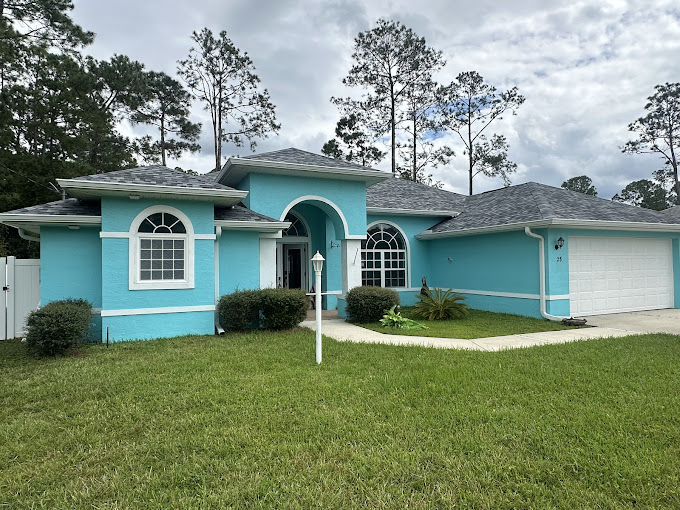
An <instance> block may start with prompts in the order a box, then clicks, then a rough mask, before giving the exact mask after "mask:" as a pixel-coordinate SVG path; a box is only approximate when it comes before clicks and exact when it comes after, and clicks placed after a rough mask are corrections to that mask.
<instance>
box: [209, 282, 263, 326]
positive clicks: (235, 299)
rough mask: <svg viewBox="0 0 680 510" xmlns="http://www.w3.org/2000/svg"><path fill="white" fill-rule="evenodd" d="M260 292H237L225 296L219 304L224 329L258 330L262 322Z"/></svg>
mask: <svg viewBox="0 0 680 510" xmlns="http://www.w3.org/2000/svg"><path fill="white" fill-rule="evenodd" d="M259 292H260V291H259V290H237V291H236V292H233V293H231V294H225V295H224V296H222V297H221V298H220V301H219V303H218V304H217V306H218V309H219V311H220V324H222V327H223V328H224V329H229V330H237V331H242V330H244V329H248V328H257V327H258V325H259V324H258V323H259V320H260V303H259Z"/></svg>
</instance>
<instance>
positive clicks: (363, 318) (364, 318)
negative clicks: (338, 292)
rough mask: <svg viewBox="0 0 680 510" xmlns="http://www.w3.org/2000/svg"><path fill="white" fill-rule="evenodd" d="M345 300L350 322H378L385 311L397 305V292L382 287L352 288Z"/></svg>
mask: <svg viewBox="0 0 680 510" xmlns="http://www.w3.org/2000/svg"><path fill="white" fill-rule="evenodd" d="M345 299H346V300H347V315H348V316H349V319H350V320H351V321H352V322H378V321H379V320H380V319H382V317H383V315H385V311H386V310H389V309H391V308H392V307H393V306H397V305H399V294H397V291H395V290H392V289H385V288H383V287H366V286H364V287H354V288H353V289H350V291H349V292H348V293H347V295H346V297H345Z"/></svg>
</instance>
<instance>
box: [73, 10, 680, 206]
mask: <svg viewBox="0 0 680 510" xmlns="http://www.w3.org/2000/svg"><path fill="white" fill-rule="evenodd" d="M170 4H171V3H170V2H167V1H164V0H147V1H145V2H139V1H132V0H119V1H117V2H101V1H99V2H93V1H91V0H76V2H75V6H76V7H75V11H74V13H73V15H74V17H75V19H76V20H77V21H78V22H80V23H81V24H82V25H83V26H84V27H85V28H87V29H90V30H94V31H95V32H96V33H97V34H98V35H97V40H96V42H95V44H94V45H93V46H92V47H90V48H89V49H88V51H90V52H91V53H92V54H94V55H95V56H97V57H98V58H108V57H109V56H111V55H112V54H113V53H123V54H127V55H129V56H130V57H131V58H134V59H137V60H140V61H141V62H143V63H145V64H146V66H147V68H150V69H156V70H163V71H165V72H168V73H171V74H174V72H175V68H176V61H177V60H178V59H181V58H183V57H184V56H185V55H186V53H187V51H188V48H189V47H190V40H189V36H190V34H191V32H192V31H193V30H200V29H201V28H202V27H203V26H208V27H210V28H212V29H213V30H215V31H219V30H222V29H223V30H226V31H227V33H228V35H229V36H230V37H231V38H232V39H233V40H234V42H235V43H236V44H237V45H238V46H239V47H240V48H241V49H242V50H245V51H247V52H248V53H249V54H250V56H251V57H252V59H253V61H254V63H255V65H256V67H257V70H258V73H259V74H260V77H261V78H262V83H263V85H264V86H265V87H267V88H268V89H269V91H270V93H271V96H272V99H273V101H274V103H275V104H276V105H277V112H278V118H279V121H280V122H281V124H282V130H281V133H280V135H279V136H275V137H271V138H269V139H267V140H264V141H262V142H261V143H259V148H260V150H272V149H277V148H282V147H288V146H297V147H300V148H303V149H307V150H312V151H315V152H318V151H319V150H320V148H321V145H323V142H324V141H325V140H326V139H328V138H329V137H330V136H332V133H333V129H334V125H335V121H336V120H337V115H338V114H337V111H336V110H335V108H334V107H333V106H332V105H331V104H330V102H329V98H330V96H332V95H347V94H348V93H349V92H350V91H349V90H347V89H346V88H345V87H344V86H343V85H342V83H341V80H342V78H343V76H344V75H345V74H346V73H347V70H348V69H349V67H350V65H351V62H350V57H351V53H352V45H353V38H354V36H355V35H356V34H357V33H358V32H359V31H361V30H366V29H368V28H370V27H371V26H372V23H374V22H375V20H376V19H378V18H379V17H384V18H391V19H398V20H400V21H402V22H403V23H405V24H406V25H407V26H410V27H412V28H413V29H414V30H415V31H416V32H417V33H418V34H420V35H422V36H424V37H426V38H427V40H428V42H429V43H430V44H431V45H433V46H434V47H436V48H438V49H441V50H443V51H444V54H445V57H446V59H447V61H448V64H447V66H446V69H445V70H444V71H443V72H442V73H440V76H439V79H440V80H441V81H450V80H452V79H453V78H454V77H455V76H456V75H457V74H458V73H459V72H461V71H467V70H472V69H474V70H477V71H478V72H480V73H481V74H482V75H483V76H484V77H485V79H486V80H487V81H488V82H490V83H492V84H494V85H496V86H498V87H499V88H508V87H511V86H515V85H516V86H517V87H519V89H520V92H521V93H522V94H523V95H524V96H525V97H526V98H527V100H526V103H525V104H524V105H523V106H522V107H521V108H520V110H519V112H518V115H517V116H516V117H508V118H506V119H504V120H503V121H501V122H499V124H498V126H497V127H496V129H495V131H496V132H499V133H503V134H505V135H506V136H507V138H508V141H509V142H510V145H511V148H510V155H511V158H512V159H513V160H514V161H515V162H517V163H518V167H519V168H518V172H517V174H515V176H514V177H513V182H515V183H519V182H525V181H527V180H536V181H540V182H545V183H547V184H552V185H558V186H559V184H560V183H561V182H562V181H563V180H565V179H567V178H568V177H571V176H574V175H580V174H582V173H586V174H588V175H589V176H591V177H592V178H593V180H594V183H595V185H596V187H597V188H598V190H599V191H600V195H601V196H603V197H610V196H611V195H613V194H614V193H615V192H617V191H619V190H620V189H621V188H622V187H623V186H624V185H625V184H626V183H628V182H630V181H631V180H635V179H640V178H647V177H649V176H650V175H651V172H652V171H653V170H655V169H656V168H658V167H659V166H660V162H659V161H658V160H657V159H656V158H653V157H645V156H627V155H624V154H622V153H621V151H620V149H619V147H620V146H621V145H622V144H623V143H625V142H626V141H627V140H628V139H629V133H628V132H627V125H628V123H629V122H631V121H633V120H634V119H635V118H637V117H639V116H641V115H642V114H643V106H644V103H645V99H646V97H647V96H649V95H650V94H651V93H652V92H653V87H654V85H655V84H657V83H662V82H666V81H671V82H675V81H680V59H678V58H677V55H678V54H680V9H679V8H678V6H676V4H675V3H674V2H671V1H666V0H656V1H653V2H652V1H650V2H647V1H602V2H598V3H597V4H596V5H593V2H578V3H572V2H566V1H563V2H550V3H546V2H544V1H541V0H524V1H519V2H502V1H489V2H464V3H460V2H459V3H456V4H454V3H452V2H450V1H445V0H439V1H430V2H419V3H417V4H416V3H413V2H412V1H410V0H379V1H374V2H360V1H340V0H336V1H330V2H317V1H314V0H308V1H296V0H266V1H258V2H252V1H247V0H240V1H231V2H223V1H221V0H194V1H193V2H177V3H174V2H173V3H172V4H173V5H171V6H170ZM194 116H195V117H196V119H200V120H201V121H202V122H203V124H204V126H205V133H204V139H203V141H204V152H203V153H202V154H201V155H191V156H186V157H185V158H182V160H181V161H179V162H177V164H181V165H182V166H186V167H190V168H194V169H196V170H199V171H200V170H203V171H207V170H209V169H210V168H211V167H212V159H213V158H212V155H211V147H212V142H211V140H210V138H209V130H208V129H207V128H208V126H209V119H208V118H207V116H206V115H205V112H203V111H202V109H201V108H200V106H199V105H196V107H195V109H194ZM438 142H440V143H447V142H450V143H452V144H453V143H454V142H455V140H454V139H453V137H452V136H449V137H444V138H442V139H440V140H438ZM453 146H454V148H455V149H456V151H457V153H458V154H459V155H460V156H459V157H458V158H456V159H454V161H452V163H451V164H450V165H448V166H447V167H446V168H440V169H437V170H435V172H434V174H435V177H436V178H438V179H441V180H442V181H444V182H445V183H446V185H447V188H449V189H453V190H456V191H459V192H465V190H466V186H467V184H466V183H467V176H466V174H465V161H464V159H463V158H462V150H461V148H460V146H459V145H458V144H455V145H453ZM224 152H225V154H233V153H236V152H240V153H243V151H242V150H241V151H238V150H237V149H235V148H233V147H225V148H224ZM171 164H172V165H174V164H175V162H171ZM380 166H381V167H382V168H388V167H389V164H388V163H387V162H384V163H383V164H381V165H380ZM501 184H502V183H501V182H500V181H498V180H493V179H486V178H483V177H478V178H477V179H476V183H475V189H476V191H483V190H487V189H492V188H496V187H499V186H500V185H501Z"/></svg>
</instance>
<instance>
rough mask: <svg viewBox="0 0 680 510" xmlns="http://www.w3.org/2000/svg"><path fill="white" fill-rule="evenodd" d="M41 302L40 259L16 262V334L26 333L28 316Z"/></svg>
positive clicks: (22, 334)
mask: <svg viewBox="0 0 680 510" xmlns="http://www.w3.org/2000/svg"><path fill="white" fill-rule="evenodd" d="M39 304H40V261H39V260H17V261H16V262H15V264H14V336H15V337H17V336H24V335H25V334H26V317H28V314H29V313H31V312H32V311H33V310H35V309H36V308H38V305H39Z"/></svg>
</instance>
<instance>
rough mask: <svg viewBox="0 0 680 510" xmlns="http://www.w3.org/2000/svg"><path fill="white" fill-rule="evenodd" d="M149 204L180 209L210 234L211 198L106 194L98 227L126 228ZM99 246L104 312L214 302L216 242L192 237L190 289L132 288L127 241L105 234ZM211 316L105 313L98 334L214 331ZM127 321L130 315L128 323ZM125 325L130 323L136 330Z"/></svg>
mask: <svg viewBox="0 0 680 510" xmlns="http://www.w3.org/2000/svg"><path fill="white" fill-rule="evenodd" d="M153 205H166V206H170V207H173V208H176V209H179V210H180V211H182V212H183V213H184V214H186V215H187V217H188V218H189V220H190V221H191V223H192V225H193V229H194V233H195V234H214V211H213V204H212V203H210V202H198V201H180V200H167V201H164V200H148V199H143V200H129V199H125V198H110V197H104V198H102V231H104V232H128V231H129V229H130V224H131V223H132V221H133V220H134V219H135V217H136V216H137V215H138V214H139V213H140V212H141V211H143V210H144V209H146V208H147V207H150V206H153ZM101 246H102V259H101V264H102V265H101V274H102V310H103V311H111V310H121V309H122V310H128V309H139V308H164V307H182V306H200V305H208V306H209V305H214V294H215V278H214V241H212V240H198V239H197V240H195V241H194V261H195V262H194V288H192V289H159V290H130V289H129V263H128V254H129V249H128V239H111V238H103V239H102V240H101ZM212 314H213V313H212V312H207V313H206V312H175V313H154V314H145V315H130V316H122V317H106V316H104V317H102V338H104V337H105V335H106V329H107V327H108V328H109V334H110V337H111V339H112V340H114V341H116V340H123V339H126V340H127V339H133V338H155V337H162V336H176V335H182V334H191V333H195V334H209V333H212V332H213V331H214V330H213V326H212V319H211V321H210V324H208V321H207V320H206V319H205V317H207V316H208V315H209V316H210V317H212ZM204 316H205V317H204ZM176 317H179V319H176ZM125 319H129V322H126V320H125ZM128 324H130V325H131V324H134V328H131V326H128ZM122 325H125V326H124V327H122Z"/></svg>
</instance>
